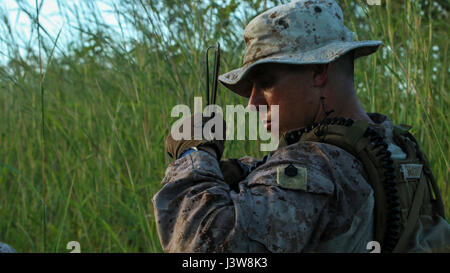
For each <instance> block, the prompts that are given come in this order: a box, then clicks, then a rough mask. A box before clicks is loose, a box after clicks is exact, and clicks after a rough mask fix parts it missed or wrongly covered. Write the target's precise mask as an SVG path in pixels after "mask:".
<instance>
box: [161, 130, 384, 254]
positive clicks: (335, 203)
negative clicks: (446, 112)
mask: <svg viewBox="0 0 450 273" xmlns="http://www.w3.org/2000/svg"><path fill="white" fill-rule="evenodd" d="M383 124H384V125H386V126H388V125H390V123H387V122H384V123H383ZM251 161H252V160H251V159H249V157H246V158H244V159H243V160H242V162H243V163H245V164H249V163H250V162H251ZM291 164H292V166H294V167H295V168H296V170H297V171H294V172H286V168H287V167H288V166H290V165H291ZM292 166H291V167H290V168H291V169H292ZM280 171H281V175H280ZM305 174H306V175H305ZM301 175H302V176H301ZM286 176H288V177H296V176H299V178H298V179H297V181H294V182H292V183H286V180H285V179H286ZM300 176H301V177H300ZM305 177H306V181H304V180H305ZM367 181H368V180H367V177H366V175H365V173H364V170H363V166H362V164H361V162H360V161H359V160H357V159H356V158H355V157H353V156H352V155H351V154H349V153H347V152H346V151H344V150H342V149H340V148H338V147H336V146H333V145H329V144H325V143H316V142H307V141H305V142H300V143H296V144H293V145H289V146H285V147H280V148H279V149H278V150H276V151H275V152H273V153H272V154H271V157H270V158H269V159H268V160H267V162H266V163H265V164H263V165H261V166H259V167H258V168H257V169H255V170H254V171H252V172H251V173H250V174H249V175H248V176H247V178H246V179H244V180H243V181H241V182H240V183H239V190H238V191H233V190H231V188H230V187H229V185H228V184H226V183H225V182H224V181H223V176H222V173H221V171H220V168H219V163H218V161H217V160H216V159H215V158H214V157H213V156H211V155H210V154H208V153H206V152H203V151H199V152H195V153H192V154H189V155H187V156H185V157H183V158H181V159H179V160H176V161H175V162H173V163H172V164H171V165H170V166H169V167H168V169H167V171H166V176H165V178H164V179H163V181H162V184H163V187H162V189H161V190H160V191H159V192H158V193H157V194H156V195H155V197H154V199H153V202H154V208H155V217H156V221H157V230H158V234H159V237H160V240H161V244H162V247H163V249H164V251H165V252H366V251H367V250H366V245H367V243H368V242H369V241H372V236H373V208H374V197H373V190H372V188H371V186H370V185H369V183H368V182H367ZM287 185H288V186H287ZM292 185H294V186H292Z"/></svg>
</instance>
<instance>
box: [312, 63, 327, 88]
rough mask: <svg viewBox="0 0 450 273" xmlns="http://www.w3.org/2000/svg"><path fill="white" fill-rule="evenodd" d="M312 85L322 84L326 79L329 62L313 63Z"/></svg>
mask: <svg viewBox="0 0 450 273" xmlns="http://www.w3.org/2000/svg"><path fill="white" fill-rule="evenodd" d="M312 70H313V86H315V87H321V86H324V85H325V83H326V82H327V79H328V72H329V70H330V64H313V65H312Z"/></svg>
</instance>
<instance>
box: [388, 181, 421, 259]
mask: <svg viewBox="0 0 450 273" xmlns="http://www.w3.org/2000/svg"><path fill="white" fill-rule="evenodd" d="M426 182H427V181H426V179H425V178H424V177H423V176H422V178H421V179H420V181H419V186H418V187H417V190H416V194H415V195H414V200H413V204H412V206H411V210H410V211H409V215H408V221H407V223H406V226H405V230H404V231H403V233H402V235H401V237H400V239H399V240H398V242H397V245H396V246H395V248H394V251H393V252H404V251H405V250H406V248H407V246H408V240H409V238H410V237H411V234H412V233H413V231H414V229H415V228H416V224H417V220H418V219H419V214H420V209H421V208H422V203H423V197H424V196H425V186H426V184H427V183H426Z"/></svg>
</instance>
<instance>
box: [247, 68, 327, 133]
mask: <svg viewBox="0 0 450 273" xmlns="http://www.w3.org/2000/svg"><path fill="white" fill-rule="evenodd" d="M313 75H314V73H313V71H312V69H308V68H307V67H300V68H296V69H293V67H292V66H290V65H283V64H263V65H260V66H258V67H256V68H255V69H254V71H253V72H252V73H251V75H250V80H251V81H252V93H251V95H250V99H249V102H248V103H249V105H254V106H255V107H256V108H257V109H258V107H259V106H262V105H266V106H267V108H268V109H267V113H268V114H267V120H263V123H264V124H265V125H266V128H267V130H269V131H270V129H271V126H272V120H271V111H270V110H271V106H273V105H279V130H280V132H281V133H284V132H286V131H289V130H292V129H296V128H300V127H304V126H307V125H309V124H310V123H312V122H313V121H314V120H315V118H316V115H317V113H318V109H319V107H320V93H319V91H318V89H317V87H315V86H314V82H313Z"/></svg>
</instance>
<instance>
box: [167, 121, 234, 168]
mask: <svg viewBox="0 0 450 273" xmlns="http://www.w3.org/2000/svg"><path fill="white" fill-rule="evenodd" d="M220 121H221V122H220ZM181 124H182V125H181V126H180V130H179V132H172V130H171V132H170V133H169V135H168V136H167V138H166V141H165V144H166V151H167V153H168V154H169V155H170V156H171V157H172V158H175V159H178V158H179V157H180V155H181V154H182V153H183V152H184V151H185V150H187V149H189V148H192V147H197V148H198V149H202V148H205V149H204V150H205V151H208V152H209V151H210V149H208V148H211V149H213V150H214V151H215V153H216V156H217V158H218V159H220V157H221V156H222V153H223V149H224V144H225V132H226V125H225V121H224V120H223V117H222V116H221V115H219V114H216V115H214V117H205V116H203V115H202V113H195V114H193V115H191V116H190V117H188V118H185V119H183V120H182V121H181ZM214 124H218V125H222V127H221V128H216V127H217V126H215V125H214ZM199 127H200V128H199ZM196 128H197V130H198V132H201V139H198V140H196V139H195V135H194V133H195V131H196ZM186 129H188V131H185V130H186ZM175 131H177V130H175ZM206 147H208V148H206Z"/></svg>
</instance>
